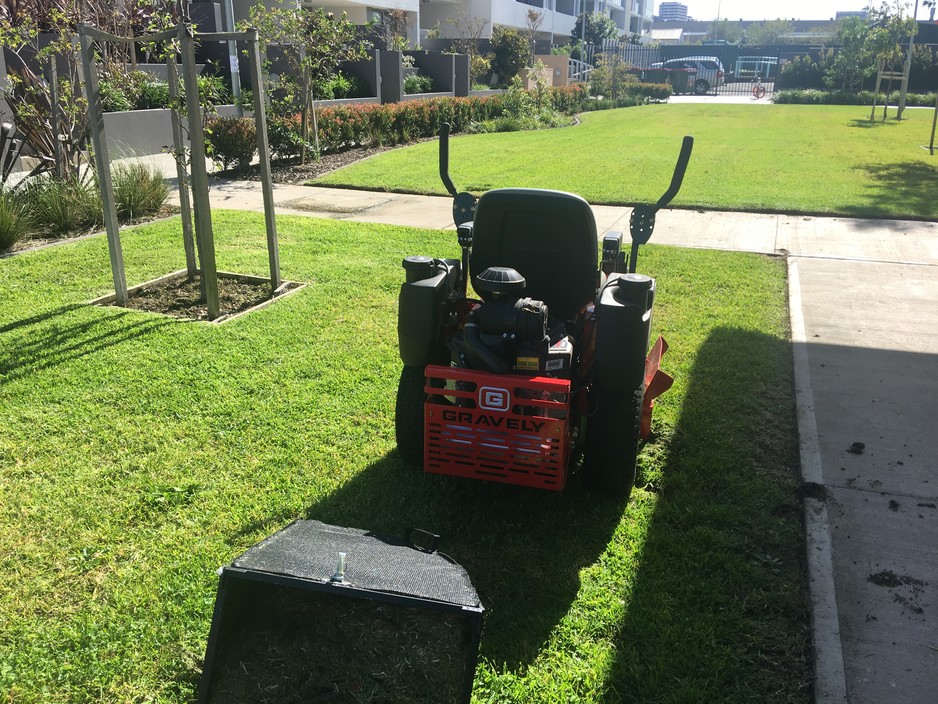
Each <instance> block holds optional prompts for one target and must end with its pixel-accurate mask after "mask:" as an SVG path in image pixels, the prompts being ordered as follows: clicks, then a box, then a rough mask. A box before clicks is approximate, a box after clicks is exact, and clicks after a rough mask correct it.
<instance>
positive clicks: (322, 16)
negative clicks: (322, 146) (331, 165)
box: [242, 4, 371, 163]
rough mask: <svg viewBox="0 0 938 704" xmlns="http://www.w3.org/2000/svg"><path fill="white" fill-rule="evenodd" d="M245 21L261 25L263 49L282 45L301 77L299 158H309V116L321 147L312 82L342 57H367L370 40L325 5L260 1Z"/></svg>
mask: <svg viewBox="0 0 938 704" xmlns="http://www.w3.org/2000/svg"><path fill="white" fill-rule="evenodd" d="M242 24H246V25H249V26H252V27H256V28H257V29H258V34H259V37H260V46H261V49H262V50H264V51H266V50H267V49H268V48H269V47H271V46H279V47H281V48H283V49H284V50H285V51H284V56H285V58H286V60H287V62H288V63H289V65H290V68H291V69H292V70H293V71H294V72H295V75H297V76H300V77H301V80H302V95H301V97H300V107H301V109H302V113H301V114H302V120H301V123H302V132H303V135H302V136H303V148H302V151H301V155H300V159H301V161H302V162H304V163H305V161H306V148H305V147H306V143H307V142H308V141H309V120H310V117H311V118H312V120H313V138H314V141H315V144H316V151H317V152H318V151H319V134H318V128H317V124H316V112H315V110H314V109H313V98H312V84H313V82H314V81H322V80H326V79H328V78H331V77H332V76H334V75H335V73H336V71H337V70H338V68H339V66H340V65H341V63H342V62H343V61H359V60H362V59H365V58H367V56H368V49H369V48H371V44H370V42H368V41H367V40H366V39H363V38H361V36H360V35H359V33H358V29H357V28H356V26H355V25H354V24H353V23H352V22H351V21H350V20H349V19H348V17H347V15H345V14H344V13H343V14H342V16H341V17H336V16H335V15H334V14H333V13H331V12H326V11H325V10H323V9H322V8H318V9H316V10H315V11H313V10H306V9H301V8H295V7H294V8H285V7H274V8H267V7H265V6H264V5H262V4H257V5H255V6H254V7H252V8H251V12H250V20H249V21H248V22H247V23H242Z"/></svg>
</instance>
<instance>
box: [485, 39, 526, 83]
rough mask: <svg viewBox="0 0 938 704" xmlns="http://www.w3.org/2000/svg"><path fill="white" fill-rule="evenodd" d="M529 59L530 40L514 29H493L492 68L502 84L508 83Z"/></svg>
mask: <svg viewBox="0 0 938 704" xmlns="http://www.w3.org/2000/svg"><path fill="white" fill-rule="evenodd" d="M527 60H528V42H527V40H526V39H525V38H524V36H523V35H522V34H521V32H518V31H517V30H514V29H504V28H502V27H496V28H495V29H494V30H492V70H493V71H494V72H495V75H496V76H498V81H499V84H500V85H507V84H508V83H509V82H510V81H511V79H512V78H514V77H515V76H516V75H518V72H519V71H520V70H521V69H523V68H524V65H525V64H526V63H527Z"/></svg>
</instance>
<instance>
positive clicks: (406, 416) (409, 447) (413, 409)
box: [394, 366, 426, 465]
mask: <svg viewBox="0 0 938 704" xmlns="http://www.w3.org/2000/svg"><path fill="white" fill-rule="evenodd" d="M423 372H424V369H423V367H412V366H405V367H404V369H403V370H402V371H401V380H400V381H399V382H398V384H397V403H396V404H395V407H394V431H395V434H396V436H397V451H398V452H400V453H401V457H403V458H404V460H405V461H406V462H409V463H410V464H416V465H422V464H423V405H424V400H425V398H426V394H425V393H424V390H423V389H424V382H425V377H424V373H423Z"/></svg>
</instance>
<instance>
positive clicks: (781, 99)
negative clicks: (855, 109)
mask: <svg viewBox="0 0 938 704" xmlns="http://www.w3.org/2000/svg"><path fill="white" fill-rule="evenodd" d="M772 100H773V102H776V103H780V104H786V105H872V104H873V91H871V90H862V91H860V92H858V93H846V92H843V91H829V90H779V91H776V92H775V96H774V97H773V99H772ZM884 100H885V101H887V102H888V103H890V104H892V105H895V104H896V103H898V102H899V91H897V90H894V91H892V92H891V93H880V94H879V97H878V98H877V99H876V102H877V104H879V105H882V103H883V101H884ZM905 104H906V105H908V106H910V107H930V106H933V105H934V104H935V94H934V93H908V94H906V98H905Z"/></svg>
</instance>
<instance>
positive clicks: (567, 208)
mask: <svg viewBox="0 0 938 704" xmlns="http://www.w3.org/2000/svg"><path fill="white" fill-rule="evenodd" d="M597 262H598V255H597V238H596V221H595V219H594V218H593V211H592V210H591V209H590V206H589V203H587V202H586V201H585V200H583V199H582V198H581V197H580V196H577V195H574V194H572V193H564V192H563V191H547V190H540V189H532V188H499V189H495V190H492V191H488V192H487V193H485V194H484V195H483V196H482V197H481V198H480V199H479V203H478V205H477V206H476V214H475V219H474V220H473V232H472V257H471V259H470V265H469V270H470V273H471V275H472V283H473V286H474V285H475V281H476V277H477V276H478V275H479V274H480V273H481V272H482V271H484V270H485V269H487V268H488V267H490V266H506V267H511V268H512V269H516V270H517V271H518V272H519V273H520V274H521V275H522V276H523V277H524V278H525V279H526V280H527V287H526V288H525V292H524V295H525V296H528V297H529V298H534V299H536V300H540V301H544V303H546V304H547V307H548V310H549V311H550V312H551V314H553V315H555V316H557V317H559V318H562V319H563V320H573V319H574V318H575V317H576V316H577V314H578V313H579V312H580V311H581V310H582V309H583V308H584V307H585V306H586V305H587V304H589V302H590V301H592V300H593V298H594V297H595V295H596V282H597V273H596V272H597V269H598V265H597ZM483 299H485V296H483Z"/></svg>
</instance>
